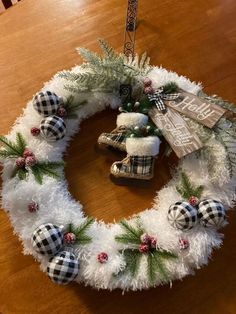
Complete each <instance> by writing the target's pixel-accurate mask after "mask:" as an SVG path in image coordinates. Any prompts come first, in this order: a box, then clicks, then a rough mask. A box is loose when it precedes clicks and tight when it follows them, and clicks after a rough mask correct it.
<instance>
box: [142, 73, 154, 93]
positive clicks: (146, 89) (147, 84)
mask: <svg viewBox="0 0 236 314" xmlns="http://www.w3.org/2000/svg"><path fill="white" fill-rule="evenodd" d="M143 84H144V89H143V92H144V94H146V95H147V94H153V93H154V90H153V88H152V80H150V78H148V77H145V79H144V81H143Z"/></svg>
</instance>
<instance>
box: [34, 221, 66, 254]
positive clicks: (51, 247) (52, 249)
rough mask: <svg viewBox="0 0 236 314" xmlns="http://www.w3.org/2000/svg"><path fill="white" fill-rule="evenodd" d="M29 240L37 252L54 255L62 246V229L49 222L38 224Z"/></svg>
mask: <svg viewBox="0 0 236 314" xmlns="http://www.w3.org/2000/svg"><path fill="white" fill-rule="evenodd" d="M31 241H32V244H33V248H34V250H35V251H36V252H37V253H40V254H43V255H55V254H56V253H57V252H59V250H60V249H61V248H62V244H63V234H62V230H61V228H60V227H58V226H56V225H53V224H51V223H47V224H43V225H40V226H39V227H38V228H37V229H35V231H34V232H33V234H32V237H31Z"/></svg>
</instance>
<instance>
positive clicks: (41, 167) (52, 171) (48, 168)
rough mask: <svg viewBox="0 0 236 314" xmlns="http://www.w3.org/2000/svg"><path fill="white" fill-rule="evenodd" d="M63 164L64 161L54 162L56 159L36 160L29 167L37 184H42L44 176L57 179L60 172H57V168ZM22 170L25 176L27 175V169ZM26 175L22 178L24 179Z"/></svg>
mask: <svg viewBox="0 0 236 314" xmlns="http://www.w3.org/2000/svg"><path fill="white" fill-rule="evenodd" d="M64 165H65V164H64V162H56V161H51V162H37V163H36V164H35V165H34V166H32V167H30V169H31V171H32V173H33V175H34V178H35V180H36V182H38V183H39V184H42V183H43V177H44V176H48V177H52V178H54V179H59V178H60V174H58V172H57V169H58V168H60V167H63V166H64ZM23 170H24V171H25V172H26V177H27V174H28V172H29V170H28V169H25V168H24V169H23ZM18 171H19V170H18ZM18 176H19V174H18ZM26 177H25V178H24V179H26Z"/></svg>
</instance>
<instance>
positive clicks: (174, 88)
mask: <svg viewBox="0 0 236 314" xmlns="http://www.w3.org/2000/svg"><path fill="white" fill-rule="evenodd" d="M178 90H179V86H178V85H177V84H176V83H175V82H169V83H167V84H165V85H164V86H163V93H164V94H172V93H176V92H178Z"/></svg>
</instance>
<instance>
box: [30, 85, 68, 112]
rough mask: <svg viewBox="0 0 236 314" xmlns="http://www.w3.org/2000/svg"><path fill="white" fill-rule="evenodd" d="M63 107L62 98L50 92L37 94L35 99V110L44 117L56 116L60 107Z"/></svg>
mask: <svg viewBox="0 0 236 314" xmlns="http://www.w3.org/2000/svg"><path fill="white" fill-rule="evenodd" d="M62 105H63V100H62V98H60V97H58V96H57V95H56V94H55V93H52V92H50V91H46V92H40V93H38V94H36V95H35V96H34V99H33V106H34V109H35V110H36V111H38V113H39V114H40V115H42V116H44V117H48V116H51V115H54V114H56V113H57V110H58V108H59V106H62Z"/></svg>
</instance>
